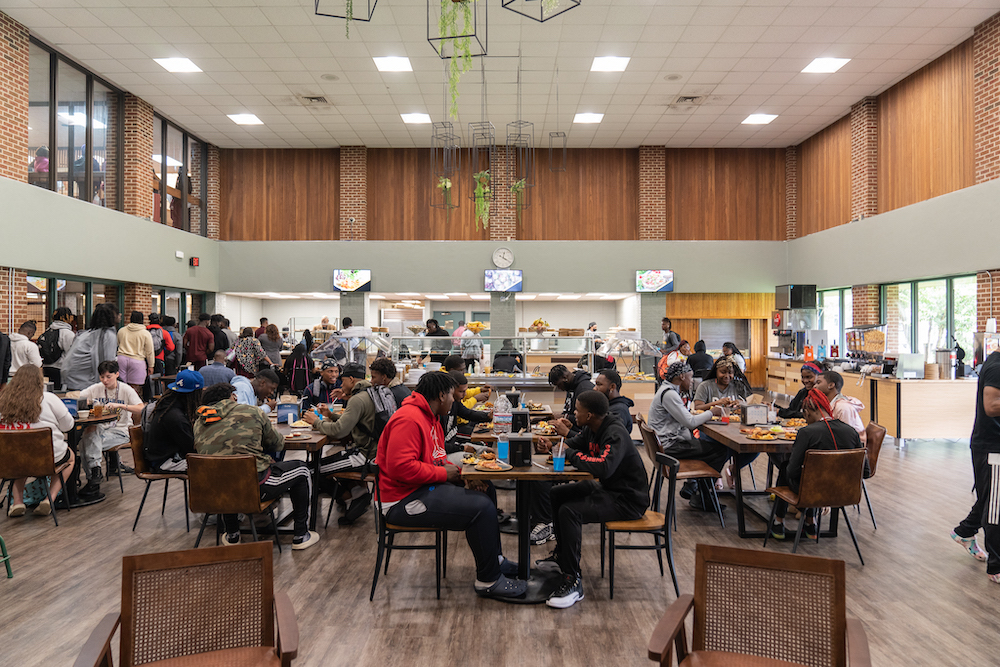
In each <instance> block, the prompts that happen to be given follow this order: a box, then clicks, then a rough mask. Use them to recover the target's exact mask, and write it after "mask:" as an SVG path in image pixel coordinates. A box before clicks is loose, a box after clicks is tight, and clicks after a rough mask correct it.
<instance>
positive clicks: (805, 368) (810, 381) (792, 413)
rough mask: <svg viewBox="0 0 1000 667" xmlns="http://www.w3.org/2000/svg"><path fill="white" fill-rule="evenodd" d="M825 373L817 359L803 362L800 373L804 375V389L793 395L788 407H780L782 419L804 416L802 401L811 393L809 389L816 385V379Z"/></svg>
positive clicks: (779, 413) (779, 412) (779, 411)
mask: <svg viewBox="0 0 1000 667" xmlns="http://www.w3.org/2000/svg"><path fill="white" fill-rule="evenodd" d="M822 374H823V369H822V367H821V366H820V365H819V364H818V363H816V362H815V361H808V362H806V363H804V364H802V368H801V369H800V370H799V375H800V376H801V377H802V389H799V392H798V393H797V394H795V396H793V397H792V401H791V403H789V404H788V407H787V408H778V416H779V417H781V418H782V419H792V418H800V419H801V417H802V402H803V401H805V400H806V396H808V395H809V390H810V389H812V388H813V387H815V386H816V379H817V378H818V377H819V376H820V375H822Z"/></svg>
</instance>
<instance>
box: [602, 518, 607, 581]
mask: <svg viewBox="0 0 1000 667" xmlns="http://www.w3.org/2000/svg"><path fill="white" fill-rule="evenodd" d="M607 533H608V530H607V528H605V526H604V524H603V523H602V524H601V579H603V578H604V550H605V548H606V545H607Z"/></svg>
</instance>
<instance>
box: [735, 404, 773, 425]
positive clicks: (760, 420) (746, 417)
mask: <svg viewBox="0 0 1000 667" xmlns="http://www.w3.org/2000/svg"><path fill="white" fill-rule="evenodd" d="M740 412H741V413H742V414H741V415H740V416H741V417H742V419H743V423H744V424H746V425H748V426H752V425H754V424H766V423H767V418H768V412H769V408H768V407H767V405H765V404H763V403H757V404H756V405H747V406H744V407H743V409H742V410H741V411H740Z"/></svg>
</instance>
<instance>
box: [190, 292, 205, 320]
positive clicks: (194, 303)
mask: <svg viewBox="0 0 1000 667" xmlns="http://www.w3.org/2000/svg"><path fill="white" fill-rule="evenodd" d="M203 306H204V303H203V299H202V296H201V294H192V295H191V312H190V313H188V314H187V318H188V319H189V320H195V321H196V322H197V321H198V316H199V315H201V310H202V307H203Z"/></svg>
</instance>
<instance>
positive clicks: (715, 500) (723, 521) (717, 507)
mask: <svg viewBox="0 0 1000 667" xmlns="http://www.w3.org/2000/svg"><path fill="white" fill-rule="evenodd" d="M705 483H706V484H708V487H709V488H710V489H711V490H712V502H713V503H714V504H715V511H716V513H717V514H718V515H719V523H721V524H722V527H723V528H725V527H726V519H725V517H723V516H722V504H721V503H720V502H719V493H718V492H717V491H716V490H715V482H714V481H713V480H711V479H706V480H705Z"/></svg>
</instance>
